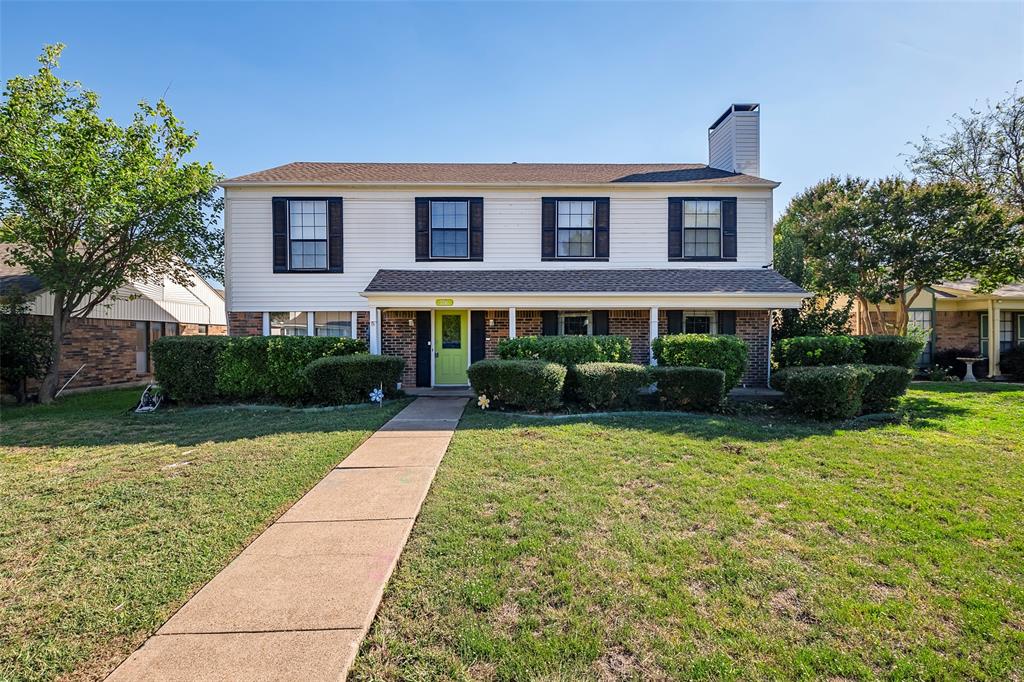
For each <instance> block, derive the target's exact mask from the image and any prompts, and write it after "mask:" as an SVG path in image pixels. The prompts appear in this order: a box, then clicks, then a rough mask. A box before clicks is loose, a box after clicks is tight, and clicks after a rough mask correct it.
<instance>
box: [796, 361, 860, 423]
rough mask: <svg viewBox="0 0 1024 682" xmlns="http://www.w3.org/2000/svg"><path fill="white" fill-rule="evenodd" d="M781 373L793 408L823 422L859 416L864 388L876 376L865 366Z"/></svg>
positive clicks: (844, 366) (803, 368) (806, 368)
mask: <svg viewBox="0 0 1024 682" xmlns="http://www.w3.org/2000/svg"><path fill="white" fill-rule="evenodd" d="M780 374H782V377H781V378H780V381H781V385H782V386H783V389H782V390H783V391H784V392H785V394H786V401H787V402H788V404H789V406H790V408H791V409H793V410H795V411H796V412H799V413H800V414H803V415H805V416H807V417H810V418H812V419H820V420H828V419H849V418H851V417H854V416H856V415H857V414H858V413H859V412H860V410H861V405H862V402H863V395H864V389H865V388H866V387H867V385H868V383H869V382H870V381H871V379H872V377H873V373H872V371H871V370H869V369H867V368H866V367H864V366H863V365H842V366H839V367H802V368H793V369H791V370H789V371H786V372H780ZM776 376H778V375H776ZM776 385H778V384H776Z"/></svg>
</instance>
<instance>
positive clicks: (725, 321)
mask: <svg viewBox="0 0 1024 682" xmlns="http://www.w3.org/2000/svg"><path fill="white" fill-rule="evenodd" d="M718 333H719V334H735V333H736V311H735V310H719V311H718Z"/></svg>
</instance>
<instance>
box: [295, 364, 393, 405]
mask: <svg viewBox="0 0 1024 682" xmlns="http://www.w3.org/2000/svg"><path fill="white" fill-rule="evenodd" d="M403 369H405V360H403V359H402V358H397V357H392V356H390V355H369V354H366V353H360V354H358V355H344V356H333V357H325V358H319V359H317V360H314V361H313V362H311V363H309V366H308V367H306V371H305V379H306V381H308V382H309V394H310V397H311V398H312V400H314V401H315V402H318V403H325V404H330V405H338V404H350V403H366V402H369V401H370V392H371V391H373V389H375V388H383V389H384V397H385V398H392V397H394V396H395V395H397V393H398V389H397V384H398V382H399V380H401V378H402V370H403Z"/></svg>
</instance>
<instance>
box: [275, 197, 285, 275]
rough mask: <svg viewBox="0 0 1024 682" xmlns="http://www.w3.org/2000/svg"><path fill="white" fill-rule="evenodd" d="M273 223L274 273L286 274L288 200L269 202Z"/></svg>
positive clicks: (278, 199)
mask: <svg viewBox="0 0 1024 682" xmlns="http://www.w3.org/2000/svg"><path fill="white" fill-rule="evenodd" d="M271 211H272V213H273V221H274V232H273V242H274V272H288V200H287V199H282V198H280V197H274V198H273V199H272V200H271Z"/></svg>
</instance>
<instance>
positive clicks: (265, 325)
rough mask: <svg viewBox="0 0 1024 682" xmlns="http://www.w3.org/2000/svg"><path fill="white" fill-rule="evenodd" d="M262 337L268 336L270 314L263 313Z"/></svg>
mask: <svg viewBox="0 0 1024 682" xmlns="http://www.w3.org/2000/svg"><path fill="white" fill-rule="evenodd" d="M263 336H270V313H263Z"/></svg>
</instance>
